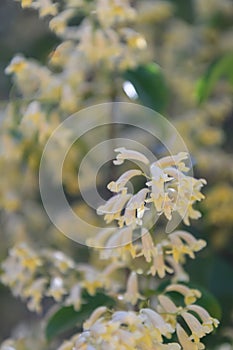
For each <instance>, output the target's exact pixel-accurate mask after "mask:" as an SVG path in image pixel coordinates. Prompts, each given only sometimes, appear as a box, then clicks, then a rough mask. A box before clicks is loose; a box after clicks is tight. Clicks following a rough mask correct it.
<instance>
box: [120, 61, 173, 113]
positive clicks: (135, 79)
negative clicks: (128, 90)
mask: <svg viewBox="0 0 233 350" xmlns="http://www.w3.org/2000/svg"><path fill="white" fill-rule="evenodd" d="M124 77H125V78H126V79H127V80H128V81H130V82H131V84H132V85H133V86H134V88H135V90H136V92H137V94H138V97H139V100H140V101H141V103H142V104H143V105H145V106H147V107H149V108H152V109H154V110H155V111H157V112H159V113H162V112H164V111H165V108H166V107H167V104H168V89H167V86H166V83H165V78H164V75H163V72H162V70H161V68H160V67H159V66H158V65H157V64H155V63H149V64H147V65H144V66H139V67H137V68H135V69H129V70H127V71H126V72H125V74H124Z"/></svg>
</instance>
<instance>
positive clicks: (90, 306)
mask: <svg viewBox="0 0 233 350" xmlns="http://www.w3.org/2000/svg"><path fill="white" fill-rule="evenodd" d="M102 305H104V306H107V307H113V306H114V305H115V301H114V299H112V298H110V297H109V296H107V295H105V294H103V293H100V292H98V293H96V295H94V296H90V295H89V294H87V293H85V295H84V296H83V304H82V306H81V309H80V310H79V311H76V310H75V309H74V308H73V306H64V307H62V308H60V309H59V310H57V311H56V312H55V313H54V314H53V315H52V316H51V317H50V318H49V320H48V322H47V325H46V328H45V335H46V338H47V340H51V339H53V338H54V337H56V336H58V335H59V334H61V333H63V332H65V331H68V330H71V329H72V328H74V327H78V328H81V326H82V323H83V322H84V321H85V320H86V319H87V318H88V317H89V316H90V314H91V313H92V312H93V310H94V309H96V308H97V307H99V306H102Z"/></svg>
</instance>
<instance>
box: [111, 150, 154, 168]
mask: <svg viewBox="0 0 233 350" xmlns="http://www.w3.org/2000/svg"><path fill="white" fill-rule="evenodd" d="M115 152H119V154H118V155H117V156H116V160H114V161H113V163H114V164H115V165H120V164H123V163H124V161H125V160H137V161H139V162H142V163H144V164H149V160H148V159H147V158H146V157H145V156H144V155H143V154H142V153H140V152H137V151H132V150H128V149H126V148H125V147H120V148H116V149H115Z"/></svg>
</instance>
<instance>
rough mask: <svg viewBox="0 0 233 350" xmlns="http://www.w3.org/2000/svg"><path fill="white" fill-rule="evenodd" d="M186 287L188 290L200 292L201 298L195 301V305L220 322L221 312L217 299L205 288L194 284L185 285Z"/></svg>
mask: <svg viewBox="0 0 233 350" xmlns="http://www.w3.org/2000/svg"><path fill="white" fill-rule="evenodd" d="M186 285H187V286H188V287H189V288H193V289H197V290H199V291H200V292H201V298H199V299H197V301H196V303H195V304H197V305H200V306H202V307H203V308H204V309H206V310H207V311H208V312H209V314H210V316H212V317H215V318H217V319H218V320H220V319H221V317H222V310H221V306H220V304H219V302H218V300H217V298H216V297H215V296H214V295H213V294H212V293H211V292H210V291H208V290H207V289H206V288H204V287H202V286H200V285H198V284H196V283H195V284H194V283H186Z"/></svg>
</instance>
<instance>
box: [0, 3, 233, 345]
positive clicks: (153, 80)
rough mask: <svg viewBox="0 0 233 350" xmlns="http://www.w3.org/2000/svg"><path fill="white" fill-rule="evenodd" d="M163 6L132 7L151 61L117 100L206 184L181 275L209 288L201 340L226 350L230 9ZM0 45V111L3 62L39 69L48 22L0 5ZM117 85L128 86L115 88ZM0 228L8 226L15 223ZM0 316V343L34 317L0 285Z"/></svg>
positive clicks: (68, 247) (5, 244)
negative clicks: (159, 132) (167, 139)
mask: <svg viewBox="0 0 233 350" xmlns="http://www.w3.org/2000/svg"><path fill="white" fill-rule="evenodd" d="M170 2H171V3H172V5H173V6H174V12H173V13H172V15H168V16H166V15H164V16H163V15H162V14H160V15H158V17H156V15H154V16H151V18H150V17H149V13H145V18H143V1H142V2H141V9H142V13H141V22H140V21H139V28H142V32H145V36H146V37H147V38H149V39H150V40H149V42H150V43H153V44H154V45H153V46H151V47H149V51H152V55H153V61H154V62H151V63H147V64H142V65H139V66H138V67H136V68H130V69H127V70H125V71H124V72H122V75H121V79H120V82H119V84H120V86H121V89H120V92H119V97H118V98H119V99H123V100H124V101H129V100H131V101H134V102H137V103H142V104H143V105H145V106H148V107H150V108H152V109H155V110H156V111H158V112H160V113H161V114H162V115H164V116H165V117H167V118H168V119H169V120H170V121H171V122H172V123H173V124H174V125H175V126H176V127H177V128H178V130H179V131H180V133H181V135H182V137H183V138H184V140H185V142H186V143H187V146H188V148H189V150H190V152H191V155H192V157H193V160H194V164H195V175H196V176H197V177H205V178H207V181H208V186H207V187H206V189H205V191H206V193H205V194H206V200H204V201H203V203H202V204H201V205H200V210H201V211H202V213H203V217H202V219H201V220H200V221H198V222H197V223H194V225H193V226H192V228H191V232H192V233H194V234H195V236H196V237H202V238H204V239H205V240H207V242H208V248H207V249H205V250H204V251H203V252H202V253H200V255H199V257H198V259H197V260H195V261H189V262H188V267H187V271H188V272H189V273H190V275H191V276H192V283H193V284H194V285H196V286H198V287H199V286H202V287H203V288H205V289H206V290H208V291H210V293H211V297H209V298H208V296H207V297H206V303H207V304H208V302H210V301H209V300H210V299H211V298H214V301H213V300H212V302H211V306H210V310H209V311H211V312H214V311H213V310H211V309H212V308H214V307H215V308H217V313H218V314H219V313H220V312H221V325H220V327H219V329H218V330H217V331H216V334H215V335H214V336H210V337H209V339H207V344H208V348H209V349H212V346H216V345H217V344H218V343H223V342H224V341H225V342H227V343H229V344H230V341H231V340H232V337H233V336H232V335H233V235H232V229H233V215H232V213H233V161H232V150H233V141H232V132H233V109H232V84H233V52H232V49H233V12H232V7H230V5H229V6H228V2H225V1H217V0H216V1H212V0H199V1H194V0H193V1H192V0H171V1H170ZM145 22H147V23H149V25H147V26H146V25H145ZM0 42H1V52H0V98H1V102H2V103H1V104H2V105H4V104H5V102H6V101H7V100H8V99H9V98H10V99H11V97H12V95H13V96H14V88H12V84H11V79H10V78H9V76H6V75H5V74H4V69H5V68H6V66H7V65H8V63H9V61H10V60H11V58H12V56H14V54H15V53H18V52H21V53H23V54H24V55H25V56H26V57H32V58H35V59H38V60H39V61H40V62H42V63H46V62H47V57H48V55H49V53H50V52H51V51H52V50H53V49H54V48H55V47H56V46H57V44H58V43H59V39H58V38H57V37H56V36H55V35H54V34H53V33H51V31H50V30H49V28H48V21H47V20H46V19H43V20H42V19H38V15H37V13H36V12H35V11H34V10H31V9H25V10H22V9H21V8H20V4H19V3H17V2H14V1H12V0H1V3H0ZM155 62H156V63H155ZM126 82H127V84H129V83H130V84H132V85H125V84H126ZM126 86H128V89H127V88H124V89H123V87H126ZM129 87H130V88H129ZM132 87H133V88H134V90H132ZM88 103H89V102H87V104H86V105H88ZM0 181H1V180H0ZM71 192H72V191H71ZM84 211H85V210H84ZM0 214H1V213H0ZM28 215H29V216H30V211H29V212H28ZM33 215H37V214H33ZM40 215H41V213H40V212H38V217H37V218H36V220H35V221H36V224H38V227H36V229H35V230H34V233H33V234H32V237H31V240H32V241H33V240H34V241H35V240H36V241H37V242H38V244H41V242H43V240H44V239H45V237H44V236H43V237H39V233H38V232H40V230H41V228H42V229H43V224H41V225H42V227H41V225H40V222H39V223H38V222H37V221H40V219H38V218H40ZM42 216H43V215H42ZM31 219H33V218H31ZM43 220H44V219H43ZM43 220H42V222H43ZM9 225H17V221H16V223H14V222H11V223H8V226H9ZM1 226H2V227H3V226H4V223H2V224H1ZM56 235H58V236H56V243H54V241H55V240H54V239H52V238H51V240H50V239H48V241H49V244H51V245H54V246H56V245H57V246H59V244H60V245H63V247H64V251H66V252H67V253H68V254H70V255H76V257H77V253H76V248H77V247H78V245H77V244H76V243H73V242H69V240H68V239H66V238H64V237H63V236H62V237H61V235H60V236H59V233H57V232H56ZM58 237H59V238H58ZM59 240H60V241H59ZM10 244H11V237H10V238H9V237H6V235H5V234H4V233H3V231H1V247H0V254H1V256H0V259H1V260H3V259H4V258H5V256H6V251H7V249H8V248H9V246H10ZM78 249H79V257H78V260H80V261H83V259H87V257H86V254H87V251H86V249H85V248H81V247H78ZM206 293H207V292H206ZM204 295H205V292H204ZM207 309H208V308H207ZM0 310H1V315H2V316H3V317H1V318H0V340H3V339H4V338H6V337H8V336H10V330H11V329H14V327H16V326H17V325H18V323H19V321H22V320H25V321H27V322H28V321H30V320H31V319H33V320H34V319H37V318H38V317H39V316H37V315H34V314H32V313H29V312H28V311H27V310H26V307H25V306H24V305H23V304H22V303H21V302H20V301H18V300H16V299H14V298H13V297H12V296H11V295H10V293H9V291H8V290H7V289H6V288H5V287H3V286H2V285H0ZM220 310H221V311H220ZM23 322H24V321H23Z"/></svg>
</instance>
